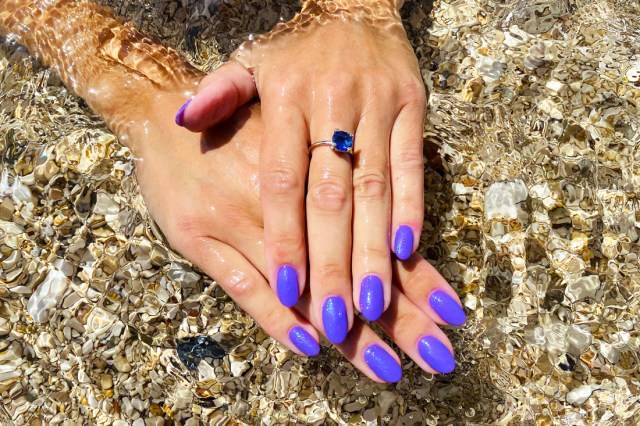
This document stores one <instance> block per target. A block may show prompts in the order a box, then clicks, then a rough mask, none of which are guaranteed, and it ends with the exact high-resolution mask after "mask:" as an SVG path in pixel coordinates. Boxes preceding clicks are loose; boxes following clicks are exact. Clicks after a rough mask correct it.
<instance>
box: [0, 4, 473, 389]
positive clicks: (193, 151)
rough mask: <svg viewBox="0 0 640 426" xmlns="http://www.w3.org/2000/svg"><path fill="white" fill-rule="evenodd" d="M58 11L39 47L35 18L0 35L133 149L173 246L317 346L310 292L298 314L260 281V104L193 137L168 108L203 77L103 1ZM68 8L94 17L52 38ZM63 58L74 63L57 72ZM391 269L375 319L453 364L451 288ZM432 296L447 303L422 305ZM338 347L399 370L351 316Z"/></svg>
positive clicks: (280, 330)
mask: <svg viewBox="0 0 640 426" xmlns="http://www.w3.org/2000/svg"><path fill="white" fill-rule="evenodd" d="M22 6H23V4H22V3H19V2H15V3H6V4H5V5H4V7H5V9H7V8H8V10H9V12H11V11H12V10H13V11H15V9H16V8H19V7H22ZM27 6H29V4H28V5H27ZM65 7H72V8H73V14H61V15H60V16H61V18H60V19H59V20H56V21H55V23H56V25H55V26H52V27H51V28H49V27H44V28H47V31H57V32H58V35H59V36H60V37H59V38H57V39H56V38H50V39H49V40H52V41H53V42H52V43H48V44H36V43H35V42H34V40H33V38H28V37H26V36H24V37H23V36H22V35H23V34H31V33H32V32H34V31H35V30H37V29H38V28H40V27H37V26H38V25H39V23H38V22H37V21H25V22H21V21H19V20H17V21H15V22H11V25H8V26H5V27H0V33H7V32H14V33H15V34H17V36H18V37H19V39H21V40H23V41H26V42H27V45H28V47H29V49H31V51H32V52H33V53H38V54H40V55H41V56H42V57H43V58H44V60H45V62H49V63H50V64H51V65H54V66H56V67H59V68H61V69H62V70H63V73H62V74H61V77H62V78H63V81H65V83H67V84H69V82H73V83H74V86H73V87H74V89H75V90H76V92H77V93H78V94H80V95H81V96H83V97H84V98H85V100H86V101H87V102H88V103H89V105H90V106H91V107H92V108H93V109H94V110H95V112H96V113H98V114H100V115H101V116H102V117H103V119H104V120H105V121H106V122H107V123H109V125H110V126H111V127H112V128H113V129H114V130H115V131H116V132H117V133H118V136H119V137H120V139H121V141H123V142H124V143H126V144H127V145H129V146H131V147H132V149H133V150H134V153H135V154H136V156H137V158H138V159H139V161H138V163H137V166H136V173H137V176H138V179H139V182H140V185H141V190H142V193H143V196H144V197H145V201H146V203H147V206H148V207H149V210H150V212H151V214H152V215H153V216H154V218H155V219H156V221H157V222H158V224H159V225H160V227H161V228H162V230H163V232H164V233H165V235H166V236H167V238H168V239H169V241H170V243H171V244H172V246H173V247H174V248H176V249H177V250H178V251H180V252H181V253H182V254H184V255H185V256H186V257H187V258H188V259H190V260H191V261H192V262H194V263H195V264H196V265H198V266H199V267H200V268H201V269H203V270H204V271H205V272H207V273H208V274H210V275H211V276H213V277H215V278H216V279H217V280H218V282H219V283H220V285H221V286H222V287H223V288H224V289H225V290H226V291H227V292H228V293H229V295H230V296H231V297H232V298H233V299H234V300H235V301H236V303H237V304H238V305H239V306H241V307H242V308H243V309H245V310H246V311H247V313H248V314H249V315H251V316H253V317H254V319H255V320H256V321H257V322H258V323H259V324H260V325H261V326H262V327H263V328H264V330H265V331H266V332H267V333H269V334H271V335H272V336H273V337H274V338H276V339H277V340H279V341H280V342H281V343H283V344H284V345H285V346H287V347H288V348H290V349H291V350H293V351H295V352H297V353H300V354H303V353H304V354H309V355H312V354H314V353H317V351H318V349H319V348H318V344H317V334H316V332H315V330H314V328H313V327H312V325H313V326H315V327H316V328H320V323H321V321H320V319H319V317H318V316H316V315H314V313H313V312H312V309H311V306H310V302H309V299H308V297H304V298H302V299H301V300H300V302H299V303H298V305H297V306H296V307H297V309H298V311H299V312H300V313H296V312H295V311H293V310H290V309H288V308H286V307H284V306H282V305H281V304H280V303H278V300H277V297H276V295H274V294H273V293H272V292H271V291H270V290H269V288H268V285H267V283H266V280H265V278H264V277H265V275H266V271H267V269H266V263H265V261H264V258H263V255H262V254H263V243H262V236H263V232H264V229H263V226H262V219H261V217H262V216H261V211H260V207H259V206H260V200H259V198H258V186H257V175H258V164H257V158H258V146H259V139H260V135H261V134H262V132H263V131H264V130H263V125H262V120H261V118H260V114H259V111H258V110H257V109H256V108H255V107H254V108H249V109H244V110H242V111H240V112H239V114H238V115H236V116H235V117H234V118H233V119H232V120H231V121H230V122H229V123H227V125H226V126H225V127H224V128H218V129H216V130H215V133H214V132H213V131H209V132H207V133H204V134H203V135H197V134H193V133H189V132H186V131H184V130H183V129H180V128H179V127H177V126H175V125H174V124H173V123H171V122H170V117H171V115H172V113H171V111H173V110H174V108H176V107H177V106H178V105H179V104H180V103H182V102H183V101H184V97H185V94H188V93H189V92H190V91H191V90H193V88H194V87H195V85H196V84H197V81H198V80H199V78H200V77H201V75H200V74H199V73H198V72H196V71H195V70H193V69H192V68H190V67H189V66H188V65H187V64H185V63H184V61H183V60H182V59H181V58H180V56H179V55H177V54H176V53H175V52H173V51H170V50H167V49H166V48H164V47H163V46H159V45H156V44H154V43H153V42H151V40H149V39H145V38H144V37H142V36H141V35H140V34H139V33H137V32H136V31H135V30H133V29H132V27H123V26H121V25H119V24H118V23H117V22H116V21H114V20H113V19H112V18H111V17H110V15H109V14H108V12H107V11H106V9H103V8H100V7H97V6H96V5H95V4H93V3H90V2H82V3H69V4H65ZM2 11H3V9H2V8H0V12H2ZM72 15H73V16H74V23H78V22H82V23H83V25H84V23H86V22H89V23H90V24H91V25H90V26H88V27H87V26H85V27H84V28H83V29H84V31H83V32H82V34H81V37H78V38H76V39H75V41H76V43H74V45H73V46H71V47H70V48H69V46H68V45H67V44H64V45H60V44H57V41H56V40H66V39H68V37H67V36H70V35H71V34H75V33H76V30H77V28H75V27H74V25H71V24H69V23H67V22H66V21H65V20H64V19H63V18H62V17H64V16H72ZM10 16H22V15H20V14H13V15H10ZM78 17H91V19H77V18H78ZM105 28H107V29H108V30H109V31H111V32H112V33H111V34H113V36H112V37H111V38H110V39H108V40H113V43H110V44H108V45H104V44H102V42H101V41H100V40H99V38H97V37H95V36H94V35H95V34H96V33H99V32H101V31H102V32H103V33H104V29H105ZM107 35H108V34H107ZM130 39H135V40H137V41H138V43H137V44H136V45H130V46H129V49H128V50H127V51H126V52H124V56H123V55H121V53H123V51H122V50H121V49H120V48H119V45H120V44H119V43H118V41H119V40H130ZM111 47H113V49H112V48H111ZM98 53H99V54H98ZM109 57H112V59H109ZM70 58H73V60H74V64H76V66H74V67H72V68H62V67H63V66H64V64H65V63H66V61H67V60H69V59H70ZM118 61H121V62H118ZM123 82H126V84H123ZM394 277H395V280H396V283H397V285H398V287H397V288H395V289H394V290H393V291H392V298H391V303H390V308H389V309H388V310H387V311H386V312H385V313H384V314H383V315H382V317H381V318H380V320H379V323H380V325H381V326H382V327H383V328H384V329H385V330H386V332H387V333H388V334H389V336H391V338H392V339H393V340H394V341H395V342H396V343H397V344H398V346H399V347H400V348H402V349H403V350H404V351H405V352H406V353H407V354H408V355H409V356H410V357H411V358H412V359H414V361H415V362H416V363H417V364H418V365H419V366H420V367H422V368H423V369H425V370H426V371H429V372H432V373H433V372H444V373H446V372H449V371H451V370H452V369H453V368H454V360H453V355H452V347H451V343H450V342H449V340H448V339H447V338H446V336H445V335H444V334H443V333H442V331H441V330H440V329H439V328H438V327H437V324H442V323H443V321H442V320H441V319H440V318H441V317H442V318H446V317H447V316H451V315H453V317H451V318H455V315H462V317H464V313H463V312H462V309H461V308H460V305H459V299H458V298H457V296H456V295H455V293H454V291H453V289H451V287H449V286H448V284H447V283H446V282H445V281H444V279H443V278H442V277H441V276H440V275H439V274H438V273H437V272H436V271H435V270H434V269H433V268H432V267H431V266H430V265H429V264H428V263H427V262H426V261H425V260H424V259H421V258H420V257H419V256H417V255H415V254H414V255H413V256H412V257H411V258H410V259H409V261H408V262H405V263H403V264H399V263H396V265H395V270H394ZM416 284H420V285H416ZM434 295H435V296H437V298H438V299H439V300H441V301H443V302H442V303H440V304H433V303H429V302H427V301H428V300H431V301H432V300H433V299H434ZM425 314H426V315H425ZM458 319H459V318H458ZM462 319H464V318H462ZM449 322H450V323H451V322H452V321H449ZM338 349H339V350H340V351H341V352H342V353H343V354H345V356H346V357H347V359H349V360H350V361H351V362H352V363H353V364H354V365H355V366H356V367H357V368H359V369H360V370H362V371H363V372H364V373H365V374H366V375H367V376H368V377H370V378H372V379H373V380H375V381H396V380H398V379H399V378H400V373H401V370H400V365H399V359H398V357H397V355H396V354H395V353H394V352H393V351H392V350H391V349H390V348H389V346H388V345H386V344H385V343H384V342H383V341H382V340H381V339H380V338H379V337H378V336H377V335H376V334H375V333H374V332H373V331H372V330H371V329H370V328H369V327H368V326H366V325H365V324H364V323H362V322H361V321H359V320H357V319H356V320H354V326H353V330H352V331H351V333H350V334H349V336H348V337H347V338H346V339H345V341H344V342H343V343H342V344H340V345H338Z"/></svg>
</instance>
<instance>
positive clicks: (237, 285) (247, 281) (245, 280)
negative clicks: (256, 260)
mask: <svg viewBox="0 0 640 426" xmlns="http://www.w3.org/2000/svg"><path fill="white" fill-rule="evenodd" d="M223 288H224V291H225V292H227V294H228V295H229V296H230V297H231V298H232V299H233V300H235V301H239V300H243V299H248V298H251V297H252V296H253V295H254V294H255V293H256V290H257V288H258V283H257V281H256V280H255V278H254V277H252V276H250V275H247V274H246V273H244V272H238V273H234V274H232V275H231V276H230V277H228V278H227V279H226V280H225V282H224V285H223Z"/></svg>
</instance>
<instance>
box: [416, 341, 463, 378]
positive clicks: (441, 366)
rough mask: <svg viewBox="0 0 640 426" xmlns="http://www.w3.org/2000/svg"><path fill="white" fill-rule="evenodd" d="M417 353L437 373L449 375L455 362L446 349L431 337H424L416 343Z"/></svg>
mask: <svg viewBox="0 0 640 426" xmlns="http://www.w3.org/2000/svg"><path fill="white" fill-rule="evenodd" d="M418 352H420V356H421V357H422V359H424V360H425V361H426V362H427V364H429V366H430V367H431V368H433V369H434V370H436V371H437V372H439V373H443V374H447V373H451V372H452V371H453V369H454V368H455V367H456V361H455V360H454V359H453V355H452V354H451V351H450V350H449V348H448V347H446V346H445V345H444V343H442V342H441V341H440V340H438V339H436V338H435V337H433V336H425V337H423V338H422V339H420V341H419V342H418Z"/></svg>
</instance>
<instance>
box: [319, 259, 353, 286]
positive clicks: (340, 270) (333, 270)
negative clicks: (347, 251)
mask: <svg viewBox="0 0 640 426" xmlns="http://www.w3.org/2000/svg"><path fill="white" fill-rule="evenodd" d="M315 275H316V277H317V279H318V280H319V282H321V283H331V282H334V283H335V282H343V281H344V282H346V281H348V279H349V277H348V271H347V270H346V268H345V265H340V264H338V263H335V262H329V263H326V264H324V265H321V266H320V267H319V268H318V269H317V271H316V273H315Z"/></svg>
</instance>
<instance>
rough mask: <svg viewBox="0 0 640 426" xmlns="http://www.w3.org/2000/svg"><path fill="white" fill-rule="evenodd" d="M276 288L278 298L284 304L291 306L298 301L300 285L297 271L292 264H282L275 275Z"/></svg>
mask: <svg viewBox="0 0 640 426" xmlns="http://www.w3.org/2000/svg"><path fill="white" fill-rule="evenodd" d="M276 290H277V293H278V299H280V303H282V304H283V305H284V306H287V307H291V306H293V305H295V304H296V303H298V297H299V295H300V287H299V286H298V272H297V271H296V270H295V268H294V267H293V266H290V265H282V266H281V267H280V268H278V274H277V276H276Z"/></svg>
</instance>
